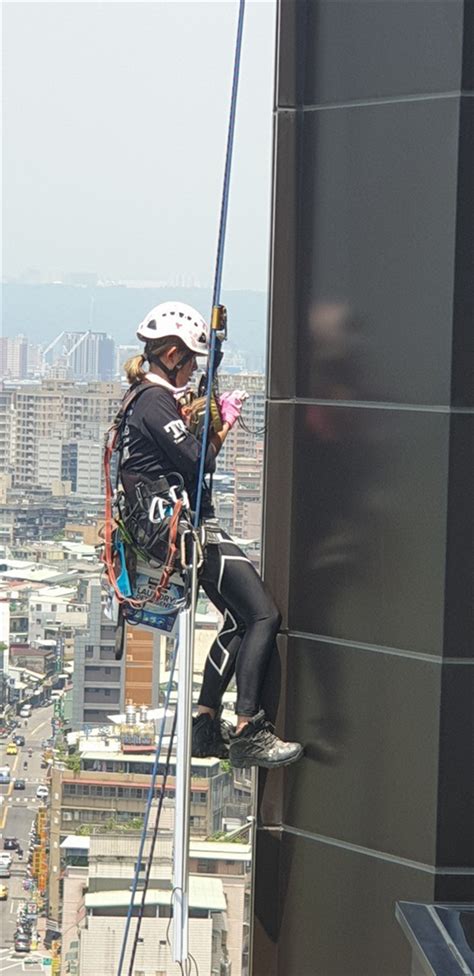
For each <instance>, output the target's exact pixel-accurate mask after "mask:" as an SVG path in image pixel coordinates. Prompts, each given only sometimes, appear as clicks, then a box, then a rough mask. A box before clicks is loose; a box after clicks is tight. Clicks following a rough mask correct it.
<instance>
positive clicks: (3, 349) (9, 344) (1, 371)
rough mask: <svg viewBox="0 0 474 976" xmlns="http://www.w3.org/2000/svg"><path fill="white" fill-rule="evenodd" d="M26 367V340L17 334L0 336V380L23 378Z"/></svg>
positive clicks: (24, 377)
mask: <svg viewBox="0 0 474 976" xmlns="http://www.w3.org/2000/svg"><path fill="white" fill-rule="evenodd" d="M27 367H28V340H27V338H26V336H23V335H19V336H15V337H14V338H13V337H11V336H0V380H1V379H8V380H24V379H26V374H27Z"/></svg>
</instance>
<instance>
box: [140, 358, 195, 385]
mask: <svg viewBox="0 0 474 976" xmlns="http://www.w3.org/2000/svg"><path fill="white" fill-rule="evenodd" d="M193 356H194V353H193V352H191V350H190V349H187V350H186V352H185V353H184V354H183V355H182V356H181V359H180V360H179V362H177V363H176V366H171V367H170V366H167V365H166V363H164V362H163V360H162V359H160V357H159V356H155V355H154V354H153V353H150V355H149V356H147V359H148V362H149V363H154V364H155V366H159V367H160V369H162V370H163V372H164V374H165V376H167V377H168V379H169V381H170V383H172V384H173V386H176V378H177V376H178V373H179V371H180V369H182V368H183V366H186V363H189V362H190V360H191V359H192V358H193Z"/></svg>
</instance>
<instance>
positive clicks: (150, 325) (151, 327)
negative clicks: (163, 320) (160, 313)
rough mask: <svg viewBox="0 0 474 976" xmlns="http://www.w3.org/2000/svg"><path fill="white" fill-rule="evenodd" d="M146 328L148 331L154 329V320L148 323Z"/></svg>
mask: <svg viewBox="0 0 474 976" xmlns="http://www.w3.org/2000/svg"><path fill="white" fill-rule="evenodd" d="M148 328H149V329H156V322H155V320H154V319H152V320H151V322H149V323H148Z"/></svg>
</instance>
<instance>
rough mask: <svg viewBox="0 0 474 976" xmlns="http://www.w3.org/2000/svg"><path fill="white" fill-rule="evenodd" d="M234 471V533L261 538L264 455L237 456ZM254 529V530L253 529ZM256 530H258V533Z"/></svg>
mask: <svg viewBox="0 0 474 976" xmlns="http://www.w3.org/2000/svg"><path fill="white" fill-rule="evenodd" d="M234 472H235V491H234V535H235V536H237V537H238V538H239V539H253V538H257V539H259V538H260V524H261V510H262V474H263V468H262V456H261V455H260V456H259V454H257V455H256V456H253V457H238V458H236V459H235V463H234ZM252 529H253V530H254V532H252V531H251V530H252ZM255 530H258V531H256V534H255ZM249 533H250V534H249Z"/></svg>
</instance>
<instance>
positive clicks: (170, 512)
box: [102, 380, 202, 656]
mask: <svg viewBox="0 0 474 976" xmlns="http://www.w3.org/2000/svg"><path fill="white" fill-rule="evenodd" d="M149 389H152V385H151V384H150V383H149V382H147V381H146V380H145V381H143V382H142V383H140V384H137V385H136V386H135V387H132V389H131V390H130V391H129V392H128V393H127V394H126V395H125V397H124V398H123V400H122V403H121V405H120V408H119V410H118V413H117V414H116V416H115V418H114V420H113V422H112V424H111V426H110V428H109V430H108V431H107V434H106V438H105V447H104V477H105V521H104V528H103V537H104V545H103V554H102V559H103V562H104V565H105V569H106V575H107V579H108V582H109V586H110V588H111V592H110V594H109V595H110V596H111V599H112V600H114V601H115V608H116V615H117V621H116V622H117V624H118V625H119V627H121V628H123V624H124V621H125V620H126V621H127V622H128V623H130V624H135V625H136V624H141V625H142V626H147V627H153V628H156V629H158V630H161V631H163V632H165V633H168V634H169V633H171V632H172V630H173V628H174V625H175V622H176V618H177V615H178V613H179V611H180V610H181V609H182V608H183V607H185V606H186V603H187V600H188V592H189V572H190V539H191V536H193V534H194V529H193V525H192V519H191V509H190V503H189V498H188V495H187V492H186V490H185V488H184V480H183V478H182V476H181V475H180V474H179V473H178V472H174V473H172V474H170V475H169V476H168V477H167V478H165V477H163V476H162V477H160V478H158V479H157V480H156V481H154V482H146V481H138V482H137V484H136V485H135V487H134V497H135V500H134V502H132V503H131V502H130V500H129V499H128V498H127V497H126V495H125V492H124V491H123V489H122V488H121V486H120V485H119V483H118V477H117V483H116V486H115V489H114V488H113V485H112V473H111V472H112V467H113V462H114V461H116V468H117V476H118V471H119V468H120V458H121V450H122V433H123V426H124V423H125V419H126V415H127V411H128V410H129V408H130V407H131V405H132V404H133V403H134V402H135V401H136V400H137V399H138V397H139V396H142V395H144V394H145V392H146V391H147V390H149ZM196 544H197V558H198V563H199V565H201V563H202V546H201V543H200V540H199V539H196ZM117 646H118V650H119V654H118V655H117V656H121V653H120V652H121V651H122V649H123V641H120V642H118V644H117Z"/></svg>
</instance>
